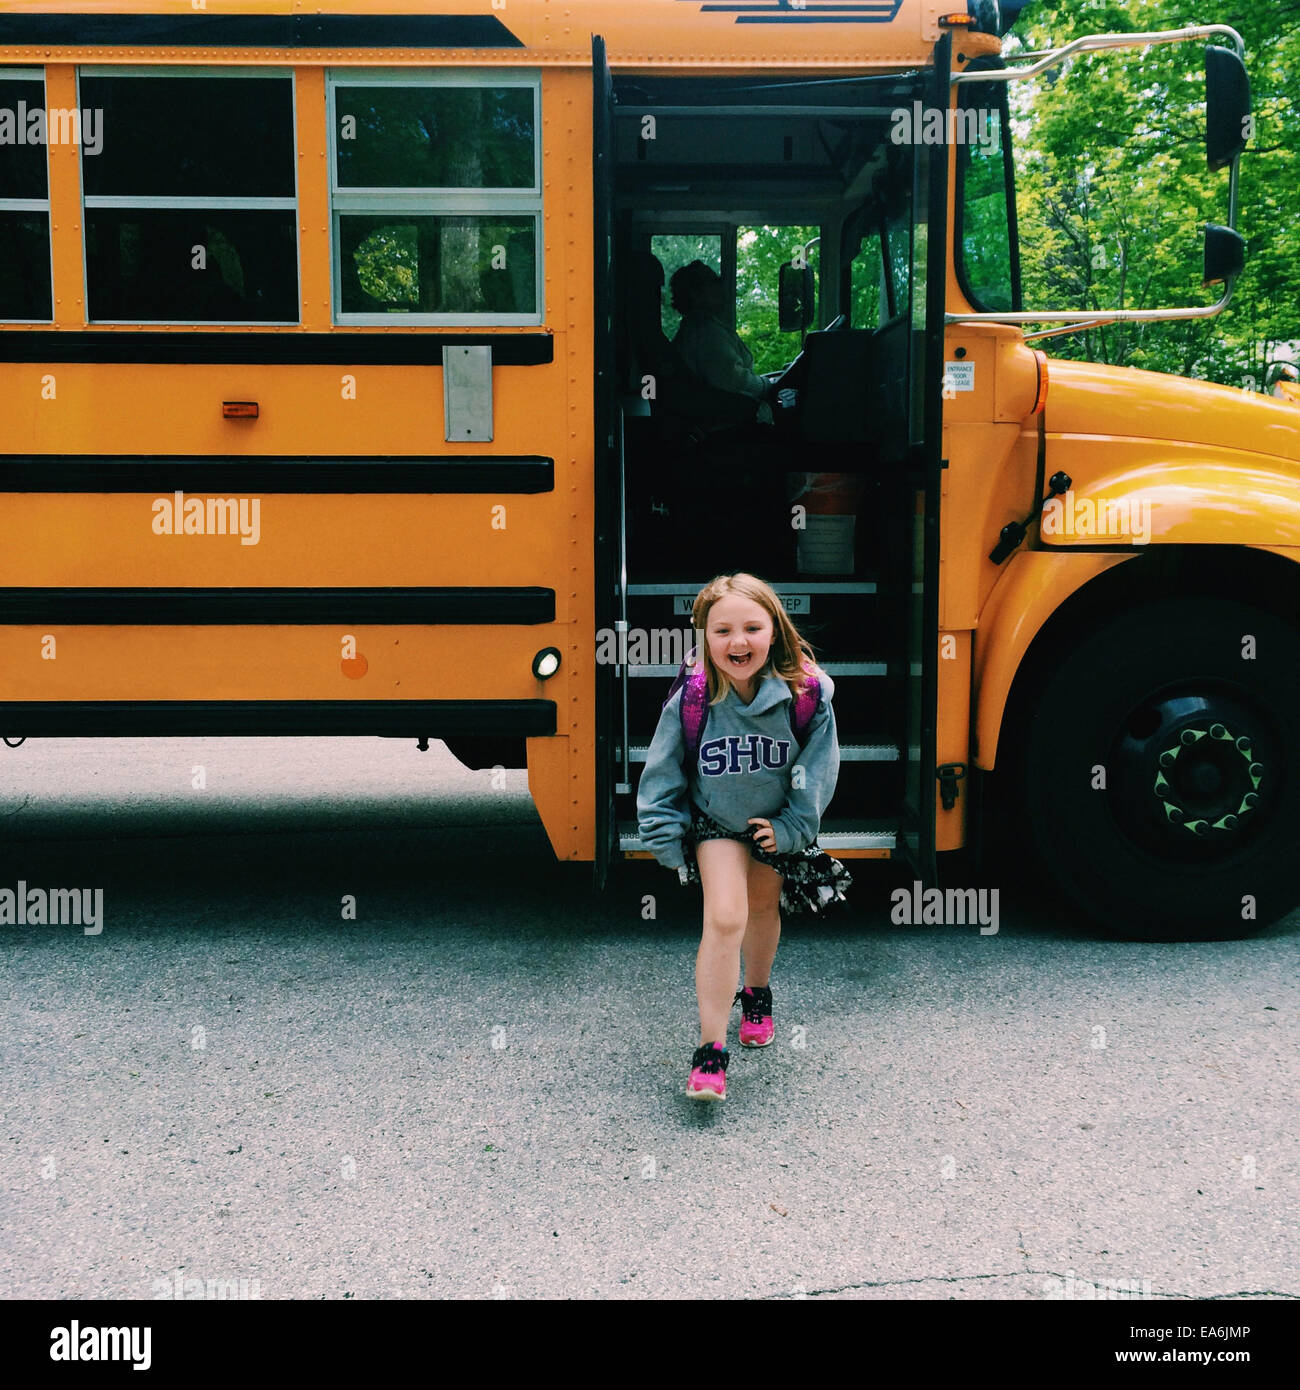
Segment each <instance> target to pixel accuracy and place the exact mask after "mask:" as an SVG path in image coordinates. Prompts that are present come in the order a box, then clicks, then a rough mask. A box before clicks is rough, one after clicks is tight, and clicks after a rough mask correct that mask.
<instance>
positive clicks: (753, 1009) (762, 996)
mask: <svg viewBox="0 0 1300 1390" xmlns="http://www.w3.org/2000/svg"><path fill="white" fill-rule="evenodd" d="M731 1004H732V1007H733V1008H734V1007H735V1006H736V1005H737V1004H739V1005H740V1011H741V1013H742V1014H744V1016H745V1021H746V1022H747V1023H755V1024H757V1023H762V1021H763V1020H764V1019H765V1018H767V1017H768V1015H769V1014H771V1012H772V991H771V990H770V989H756V990H754V993H753V995H752V997H751V998H749V999H746V998H745V991H744V990H743V989H742V990H737V991H736V997H735V998H734V999H733V1000H732V1001H731Z"/></svg>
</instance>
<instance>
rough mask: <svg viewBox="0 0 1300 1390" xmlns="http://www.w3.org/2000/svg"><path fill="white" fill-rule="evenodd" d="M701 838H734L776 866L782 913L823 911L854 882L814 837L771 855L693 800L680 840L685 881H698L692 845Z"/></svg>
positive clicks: (842, 897)
mask: <svg viewBox="0 0 1300 1390" xmlns="http://www.w3.org/2000/svg"><path fill="white" fill-rule="evenodd" d="M751 829H752V827H751ZM702 840H736V841H738V842H739V843H740V844H742V845H744V846H745V847H746V848H747V849H748V850H749V852H750V854H752V855H753V856H754V858H755V859H757V860H758V862H759V863H760V864H766V865H767V867H768V868H769V869H775V870H776V872H777V873H778V874H780V875H781V877H782V879H783V880H784V882H783V883H782V884H781V911H782V912H789V913H793V914H797V915H800V916H806V915H811V914H814V913H820V912H824V911H825V910H826V909H827V908H828V907H830V906H832V905H833V904H834V903H842V902H844V901H845V898H844V890H845V889H846V888H848V887H849V886H850V885H851V884H852V882H853V875H852V874H850V873H849V871H848V870H847V869H846V868H845V867H844V865H843V864H842V863H841V862H840V861H839V860H838V859H832V858H831V856H830V855H829V854H827V853H826V851H825V850H824V849H821V848H820V847H819V846H818V844H817V841H816V840H814V841H813V842H812V844H811V845H809V846H808V848H807V849H804V850H798V851H796V852H795V853H793V854H770V853H768V851H767V850H765V849H763V848H762V846H761V845H758V844H756V843H755V842H754V840H753V838H752V837H751V836H750V835H749V833H748V832H747V831H737V830H728V829H727V827H726V826H725V825H719V824H718V822H717V821H715V820H714V819H713V817H712V816H710V815H707V814H706V813H705V812H704V811H702V810H701V809H700V808H699V807H698V806H696V805H695V803H694V802H692V803H691V824H690V829H689V830H688V831H687V832H686V835H685V837H684V838H683V840H682V853H683V855H684V857H685V859H686V881H687V882H688V883H699V882H700V869H699V865H698V864H697V863H696V859H695V846H696V845H697V844H699V843H700V841H702Z"/></svg>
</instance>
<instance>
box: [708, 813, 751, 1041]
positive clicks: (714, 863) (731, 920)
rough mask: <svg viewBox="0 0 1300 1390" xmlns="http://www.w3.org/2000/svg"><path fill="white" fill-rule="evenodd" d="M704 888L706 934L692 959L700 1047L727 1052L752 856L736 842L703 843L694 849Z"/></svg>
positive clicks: (747, 915) (747, 913) (738, 971)
mask: <svg viewBox="0 0 1300 1390" xmlns="http://www.w3.org/2000/svg"><path fill="white" fill-rule="evenodd" d="M695 860H696V863H697V864H698V865H699V867H700V883H701V885H702V886H703V888H704V932H703V935H702V936H701V938H700V949H699V954H698V955H697V956H696V957H695V994H696V997H697V998H698V1000H699V1005H700V1046H701V1047H703V1046H704V1045H705V1043H711V1042H720V1043H722V1044H723V1046H724V1047H725V1046H726V1042H727V1021H728V1019H729V1018H730V1017H731V1004H732V1000H733V999H734V998H735V994H736V977H737V976H738V975H739V973H740V943H741V939H742V938H743V937H744V935H745V928H746V925H747V923H748V921H749V896H748V878H747V874H748V866H749V864H750V863H752V862H753V856H752V855H751V854H750V852H749V850H748V848H746V846H744V845H742V844H741V843H740V842H739V841H738V840H704V841H702V842H701V843H700V844H698V845H696V847H695Z"/></svg>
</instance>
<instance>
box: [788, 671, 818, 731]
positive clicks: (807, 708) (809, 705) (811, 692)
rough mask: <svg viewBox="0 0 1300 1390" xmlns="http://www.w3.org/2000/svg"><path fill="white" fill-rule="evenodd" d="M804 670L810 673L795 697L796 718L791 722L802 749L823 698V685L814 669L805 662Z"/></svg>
mask: <svg viewBox="0 0 1300 1390" xmlns="http://www.w3.org/2000/svg"><path fill="white" fill-rule="evenodd" d="M803 669H804V670H805V671H806V672H807V673H808V679H807V681H805V682H804V688H803V689H802V690H801V691H800V692H799V694H798V695H796V696H795V701H794V718H793V719H792V720H791V724H792V725H793V727H794V736H795V738H797V739H798V740H799V746H800V747H801V748H802V747H803V741H804V735H805V734H806V733H807V732H808V725H809V724H811V723H812V717H813V715H814V714H816V713H817V706H818V705H819V704H820V703H821V698H822V683H821V681H819V680H818V679H817V677H816V676H814V675H813V674H812V669H813V668H812V667H811V666H809V665H808V663H807V662H804V668H803Z"/></svg>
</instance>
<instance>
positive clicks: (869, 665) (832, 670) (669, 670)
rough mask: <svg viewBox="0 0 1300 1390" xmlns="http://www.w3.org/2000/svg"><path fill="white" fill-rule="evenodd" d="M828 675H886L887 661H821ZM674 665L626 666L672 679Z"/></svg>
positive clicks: (630, 671)
mask: <svg viewBox="0 0 1300 1390" xmlns="http://www.w3.org/2000/svg"><path fill="white" fill-rule="evenodd" d="M819 664H820V666H821V669H822V670H823V671H825V672H826V674H827V675H828V676H834V677H836V678H837V679H843V678H844V677H845V676H887V675H888V674H889V666H888V663H886V662H884V661H823V662H821V663H819ZM678 669H679V668H678V667H676V666H633V665H630V664H629V666H628V668H627V673H628V675H629V676H656V677H658V678H659V679H661V680H663V679H666V680H672V679H674V677H675V676H676V675H677V672H678Z"/></svg>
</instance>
